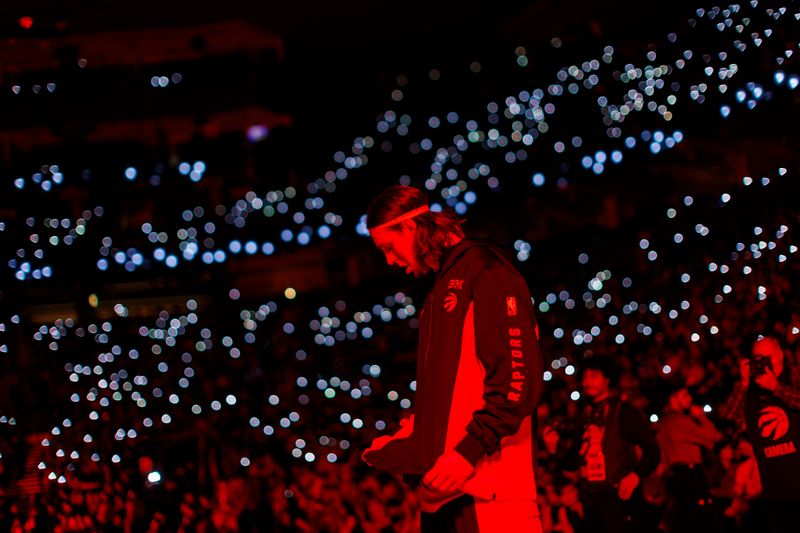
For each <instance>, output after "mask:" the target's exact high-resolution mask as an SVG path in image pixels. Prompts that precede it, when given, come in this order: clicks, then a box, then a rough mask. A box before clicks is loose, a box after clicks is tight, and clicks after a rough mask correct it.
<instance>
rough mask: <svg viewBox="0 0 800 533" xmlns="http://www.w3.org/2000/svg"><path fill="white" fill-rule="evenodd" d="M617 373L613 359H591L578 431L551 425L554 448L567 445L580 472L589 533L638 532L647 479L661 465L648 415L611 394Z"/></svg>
mask: <svg viewBox="0 0 800 533" xmlns="http://www.w3.org/2000/svg"><path fill="white" fill-rule="evenodd" d="M616 372H617V371H616V368H615V366H614V364H613V363H612V361H611V360H610V359H609V358H608V357H605V356H594V357H591V358H588V359H586V360H585V361H584V363H583V375H582V379H581V383H582V388H583V395H584V397H585V398H586V399H587V402H586V404H585V406H584V408H583V410H582V412H581V413H580V415H579V418H578V423H577V428H578V432H577V434H574V435H565V436H563V437H562V436H561V435H559V434H558V432H557V431H556V430H554V429H553V428H547V429H546V433H547V436H546V437H545V442H546V444H547V446H548V447H549V448H550V450H551V451H553V452H555V450H556V448H557V447H558V446H559V445H561V446H565V447H567V451H566V453H565V454H564V456H565V457H566V458H568V459H567V461H568V462H569V463H571V465H572V467H573V468H574V467H577V469H578V471H579V475H580V484H581V488H582V491H581V492H582V495H583V506H584V512H585V526H586V528H587V529H588V530H589V531H621V532H622V531H637V529H638V527H639V524H638V520H637V519H638V518H639V515H640V514H641V511H642V507H643V505H644V502H643V499H642V494H641V484H642V480H644V479H645V478H646V477H647V476H648V475H650V474H651V473H652V472H653V471H654V470H655V469H656V467H657V466H658V463H659V448H658V444H657V443H656V440H655V436H654V435H653V431H652V429H651V428H650V424H649V423H648V421H647V419H646V418H645V416H644V414H643V413H642V412H641V410H639V409H638V408H636V407H635V406H634V405H633V404H631V403H630V402H629V401H626V400H623V399H621V398H620V397H619V396H617V395H614V394H612V392H611V385H612V384H613V383H614V382H615V381H616ZM637 447H638V449H639V452H638V453H637ZM639 453H640V454H641V458H640V459H638V458H637V455H638V454H639Z"/></svg>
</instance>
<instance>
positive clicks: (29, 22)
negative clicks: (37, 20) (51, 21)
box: [19, 17, 33, 30]
mask: <svg viewBox="0 0 800 533" xmlns="http://www.w3.org/2000/svg"><path fill="white" fill-rule="evenodd" d="M19 25H20V27H21V28H23V29H26V30H29V29H31V26H33V18H31V17H20V19H19Z"/></svg>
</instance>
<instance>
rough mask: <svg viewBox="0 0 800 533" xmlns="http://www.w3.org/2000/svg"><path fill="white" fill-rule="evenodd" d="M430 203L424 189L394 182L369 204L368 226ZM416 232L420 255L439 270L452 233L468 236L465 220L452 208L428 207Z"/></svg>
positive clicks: (415, 249) (419, 221)
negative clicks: (440, 259)
mask: <svg viewBox="0 0 800 533" xmlns="http://www.w3.org/2000/svg"><path fill="white" fill-rule="evenodd" d="M427 204H428V195H427V194H425V192H424V191H421V190H420V189H416V188H414V187H408V186H406V185H394V186H392V187H389V188H388V189H385V190H384V191H383V192H381V193H380V194H379V195H378V196H376V197H375V198H374V199H373V200H372V202H370V204H369V207H368V208H367V228H369V229H372V228H374V227H376V226H380V225H381V224H384V223H386V222H389V221H390V220H393V219H395V218H397V217H399V216H400V215H402V214H404V213H408V212H409V211H411V210H412V209H416V208H418V207H422V206H425V205H427ZM414 223H415V224H416V228H417V229H416V232H415V236H414V251H415V253H416V254H417V259H418V260H419V261H420V262H421V263H422V264H424V265H426V266H427V267H428V268H429V269H431V270H438V268H439V258H440V257H441V255H442V252H444V251H445V249H446V248H447V247H448V246H449V245H450V240H451V239H452V236H453V235H455V236H456V237H457V238H459V239H460V238H463V237H464V231H463V230H462V229H461V225H462V224H463V223H464V220H463V219H462V218H461V217H459V216H458V215H457V214H456V213H455V212H454V211H452V210H451V209H449V208H446V209H444V210H443V211H442V212H439V213H434V212H433V211H428V212H426V213H422V214H420V215H417V216H416V217H414Z"/></svg>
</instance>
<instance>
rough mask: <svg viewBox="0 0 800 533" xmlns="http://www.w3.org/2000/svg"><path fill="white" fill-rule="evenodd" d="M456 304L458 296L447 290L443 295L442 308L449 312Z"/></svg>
mask: <svg viewBox="0 0 800 533" xmlns="http://www.w3.org/2000/svg"><path fill="white" fill-rule="evenodd" d="M457 305H458V296H456V293H454V292H448V293H447V296H445V297H444V310H445V311H447V312H448V313H450V312H451V311H452V310H453V309H455V308H456V306H457Z"/></svg>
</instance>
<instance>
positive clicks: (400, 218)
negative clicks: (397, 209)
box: [369, 205, 430, 233]
mask: <svg viewBox="0 0 800 533" xmlns="http://www.w3.org/2000/svg"><path fill="white" fill-rule="evenodd" d="M428 211H430V208H429V207H428V206H427V205H423V206H422V207H418V208H416V209H412V210H411V211H409V212H407V213H403V214H402V215H400V216H398V217H395V218H393V219H392V220H390V221H389V222H384V223H383V224H380V225H378V226H375V227H374V228H370V230H369V232H370V233H372V232H374V231H377V230H380V229H383V228H388V227H389V226H394V225H395V224H397V223H398V222H402V221H404V220H408V219H409V218H413V217H415V216H417V215H420V214H422V213H427V212H428Z"/></svg>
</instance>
